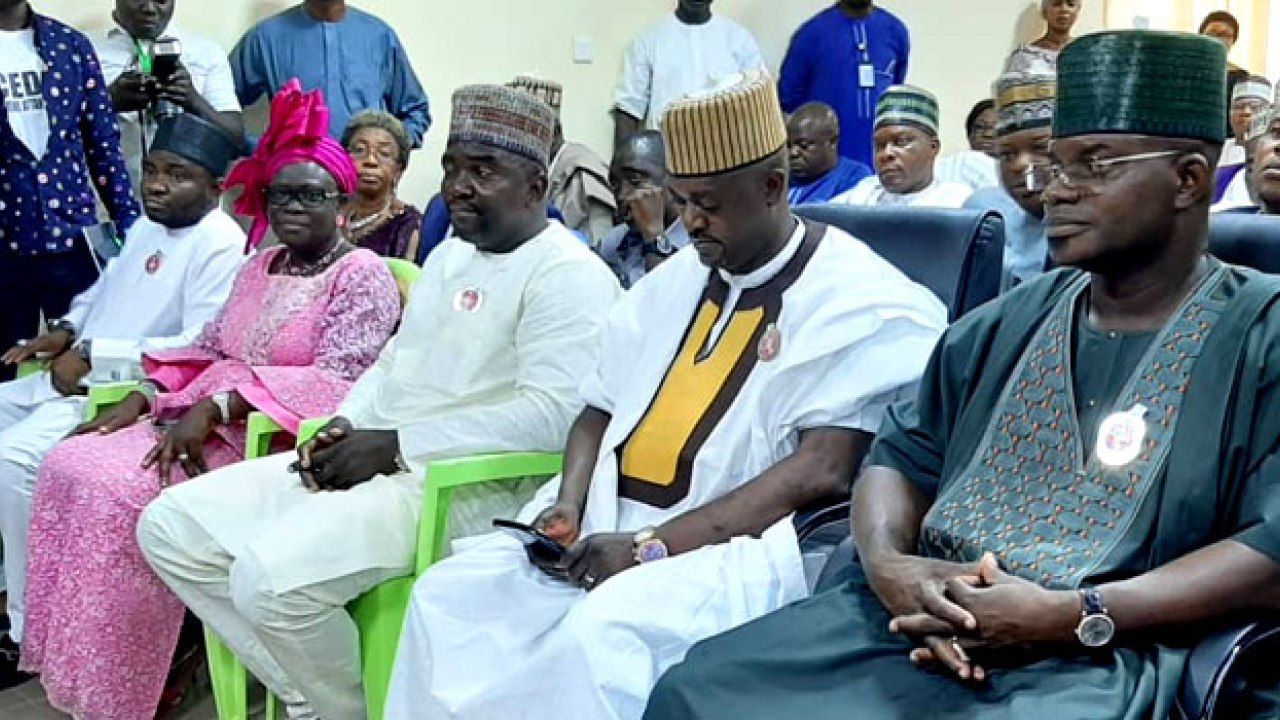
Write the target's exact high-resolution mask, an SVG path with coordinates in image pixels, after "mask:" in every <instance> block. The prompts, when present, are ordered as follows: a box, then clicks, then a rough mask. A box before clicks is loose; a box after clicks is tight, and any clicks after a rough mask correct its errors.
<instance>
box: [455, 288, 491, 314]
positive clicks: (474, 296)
mask: <svg viewBox="0 0 1280 720" xmlns="http://www.w3.org/2000/svg"><path fill="white" fill-rule="evenodd" d="M482 305H484V293H482V292H480V291H479V290H477V289H476V288H467V289H465V290H459V291H458V294H457V295H454V296H453V309H454V310H457V311H458V312H466V313H474V312H480V307H481V306H482Z"/></svg>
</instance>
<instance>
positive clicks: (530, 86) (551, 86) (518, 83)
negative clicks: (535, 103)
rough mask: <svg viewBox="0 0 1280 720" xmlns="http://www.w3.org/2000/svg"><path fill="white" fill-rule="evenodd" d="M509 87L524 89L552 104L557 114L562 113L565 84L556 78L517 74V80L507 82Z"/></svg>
mask: <svg viewBox="0 0 1280 720" xmlns="http://www.w3.org/2000/svg"><path fill="white" fill-rule="evenodd" d="M507 87H513V88H515V89H517V90H523V91H525V92H527V93H529V94H531V95H533V96H534V97H536V98H538V99H539V100H541V101H542V102H544V103H546V104H547V105H550V106H551V109H552V110H555V111H556V114H557V115H558V114H559V113H560V106H561V104H562V103H563V102H564V86H563V85H561V84H560V83H558V82H555V81H554V80H543V79H542V78H539V77H534V76H533V75H517V76H516V79H515V80H512V81H511V82H509V83H507Z"/></svg>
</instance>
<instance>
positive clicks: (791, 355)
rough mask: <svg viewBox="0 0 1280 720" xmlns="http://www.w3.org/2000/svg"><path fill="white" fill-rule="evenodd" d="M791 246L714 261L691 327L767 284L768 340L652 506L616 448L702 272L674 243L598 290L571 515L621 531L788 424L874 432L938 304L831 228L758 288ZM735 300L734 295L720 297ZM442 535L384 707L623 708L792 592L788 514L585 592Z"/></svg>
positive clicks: (711, 489) (680, 338) (506, 712)
mask: <svg viewBox="0 0 1280 720" xmlns="http://www.w3.org/2000/svg"><path fill="white" fill-rule="evenodd" d="M800 245H801V243H800V236H799V234H797V235H796V236H795V237H793V238H792V241H791V243H790V244H789V246H788V248H787V249H786V250H785V251H784V252H783V253H782V254H781V255H780V256H779V257H778V258H775V261H774V262H771V263H770V264H768V265H766V266H765V267H764V268H762V269H761V270H759V271H756V272H755V273H752V274H751V275H747V276H740V277H733V276H725V275H722V276H721V279H722V280H723V283H722V285H723V286H724V289H723V292H724V300H723V308H724V312H722V313H719V315H720V316H721V320H722V321H723V322H717V323H716V328H715V329H714V330H712V332H711V333H710V338H712V340H711V342H712V343H716V342H725V343H728V342H730V341H731V339H732V338H733V337H734V333H735V332H737V331H736V330H735V329H734V323H735V322H737V320H736V319H728V320H725V318H727V317H728V316H730V315H732V316H734V317H735V318H737V317H739V316H741V315H742V314H743V313H749V312H750V311H751V310H752V308H753V307H755V306H754V305H752V304H751V303H754V302H756V301H760V302H762V303H764V304H763V305H762V306H761V307H766V308H767V307H770V304H769V303H771V302H774V301H772V300H760V296H761V295H765V296H766V297H773V298H777V301H776V302H777V303H778V304H776V305H773V307H776V308H778V309H779V310H778V314H777V316H776V320H775V321H774V322H773V324H772V327H776V329H777V332H778V334H777V336H776V338H777V339H778V340H779V342H778V345H777V353H776V355H772V353H770V354H769V355H766V353H765V351H764V350H760V351H759V353H758V357H759V360H758V361H756V362H755V364H754V366H753V367H751V369H750V373H749V375H748V376H747V377H746V379H745V380H744V381H743V384H742V385H741V387H740V388H739V389H738V390H737V393H736V395H734V396H731V402H730V404H729V405H728V407H727V409H726V410H724V413H723V415H721V417H720V420H719V421H718V423H717V424H716V426H715V428H714V429H713V430H712V431H711V433H710V434H709V435H708V436H707V437H706V439H705V442H704V443H703V444H702V446H701V448H700V449H699V450H698V451H697V454H696V457H695V459H694V461H693V463H692V470H691V477H692V479H691V482H690V484H689V487H688V490H687V494H686V495H685V496H684V497H683V498H681V499H679V500H678V501H677V502H675V503H674V504H673V505H671V506H670V507H668V508H666V509H663V508H659V507H656V506H653V505H649V504H646V503H643V502H639V501H637V500H633V499H628V498H622V497H620V495H619V488H620V479H619V474H620V463H619V460H618V450H619V448H621V447H623V446H624V445H626V444H627V443H628V442H633V441H634V440H630V438H633V432H635V433H637V434H638V431H637V428H638V427H642V420H643V419H644V418H645V416H646V415H647V414H648V413H649V412H650V408H651V407H656V406H657V403H655V397H661V395H662V393H661V392H660V390H659V388H662V387H663V385H664V380H665V379H666V378H667V377H668V371H669V369H670V370H671V371H672V372H673V373H674V372H675V370H674V368H675V367H676V366H678V365H679V363H680V361H679V360H675V361H674V362H675V364H674V365H673V359H674V358H676V357H677V354H683V353H682V352H681V346H682V344H683V343H684V338H685V335H686V331H688V332H690V333H693V332H694V329H695V328H698V327H700V325H699V322H700V320H695V321H694V322H693V323H692V324H691V323H690V319H691V318H694V317H695V314H697V316H698V317H699V318H701V317H702V315H701V314H700V308H705V307H706V302H707V300H706V299H704V290H707V289H708V279H709V275H708V271H707V269H706V268H705V267H704V266H703V265H702V264H701V263H700V261H699V259H698V256H697V253H696V252H695V251H694V249H692V248H688V249H685V250H683V251H681V252H680V253H678V254H676V255H675V256H674V257H673V258H672V259H670V260H668V261H667V262H666V263H664V264H663V265H662V266H660V267H659V268H658V269H657V270H655V271H654V272H653V273H651V274H650V275H648V276H646V277H645V278H644V279H643V280H641V281H640V282H639V283H637V285H636V286H635V287H634V288H632V290H631V291H630V293H628V295H627V297H626V298H625V299H624V300H623V302H621V303H619V305H618V307H617V308H615V310H614V312H613V314H612V315H611V317H610V320H609V324H608V326H607V329H606V331H605V334H604V336H603V340H602V342H603V346H602V349H601V362H600V366H599V369H598V370H597V371H596V372H595V373H592V374H590V375H588V377H587V378H586V379H585V381H584V383H583V390H582V393H583V398H584V400H585V401H586V402H587V403H588V404H590V405H592V406H595V407H598V408H600V409H602V410H605V411H607V412H608V413H610V415H611V416H612V418H611V421H610V423H609V426H608V428H607V429H606V431H605V434H604V438H603V441H602V443H601V449H600V455H599V456H598V459H597V463H596V468H595V472H594V475H593V477H592V481H591V489H590V492H589V494H588V500H587V508H586V512H585V515H584V519H583V531H584V534H586V535H590V534H595V533H607V532H627V533H631V532H635V531H637V530H639V529H640V528H642V527H645V526H649V525H659V524H661V523H663V522H665V521H667V520H670V519H671V518H673V517H676V516H678V515H681V514H684V513H686V512H689V511H691V510H694V509H696V508H700V507H702V506H705V505H706V504H707V503H709V502H711V501H713V500H715V499H717V498H719V497H722V496H724V495H725V494H726V493H728V492H730V491H732V490H734V489H735V488H738V487H741V486H742V485H744V484H746V483H748V482H750V481H751V480H753V479H755V478H756V477H758V476H759V475H760V474H762V473H763V472H764V471H766V470H768V469H769V468H771V467H773V466H774V465H776V464H777V463H778V462H780V461H782V460H783V459H785V458H787V457H788V456H790V455H791V454H792V453H793V452H795V450H796V448H797V447H798V443H799V436H800V433H801V431H803V430H807V429H814V428H824V427H839V428H858V429H864V430H869V431H872V432H874V431H875V429H876V428H877V427H878V425H879V422H880V419H881V416H882V415H883V412H884V410H885V408H886V407H887V405H888V404H889V403H891V402H893V401H896V400H898V399H900V398H902V397H903V396H904V395H907V394H908V393H910V392H913V390H914V384H915V383H916V381H917V380H918V378H919V376H920V374H921V372H922V371H923V369H924V365H925V363H926V361H927V359H928V357H929V354H930V352H931V350H932V348H933V345H934V343H935V342H936V340H937V338H938V336H939V335H940V333H941V332H942V330H943V328H944V326H945V317H946V311H945V309H944V308H943V306H942V305H941V303H939V302H938V300H937V298H935V297H934V296H933V295H932V294H931V293H930V292H929V291H928V290H925V289H924V288H922V287H920V286H918V285H915V284H914V283H912V282H910V281H909V280H908V279H907V278H906V277H905V276H903V275H902V274H901V273H899V272H898V271H897V270H896V269H894V268H893V267H891V266H890V265H889V264H888V263H886V262H885V261H883V260H881V259H880V258H879V257H878V256H876V255H875V254H874V253H872V252H871V251H870V250H869V249H867V248H866V247H865V246H864V245H863V244H862V243H860V242H857V241H855V240H853V239H852V238H850V237H849V236H848V235H846V234H844V233H843V232H840V231H839V230H835V229H830V230H828V231H827V234H826V236H825V237H824V238H823V239H821V240H820V241H819V242H818V244H817V248H816V250H815V251H814V252H813V255H812V257H811V259H809V260H808V261H807V264H805V265H804V266H803V271H802V272H801V274H800V275H799V277H798V279H796V280H795V282H794V284H791V285H790V287H789V288H785V289H784V290H782V291H781V292H782V294H781V295H780V296H778V295H776V294H774V293H775V292H776V291H778V289H779V288H780V285H779V284H777V283H774V284H770V281H772V280H774V279H776V278H785V277H787V276H788V275H787V273H788V272H790V271H791V270H792V268H793V267H794V266H791V267H788V264H789V263H790V262H797V261H802V260H803V257H804V252H805V251H804V250H802V249H801V248H800ZM757 288H758V289H759V293H756V294H754V295H750V294H749V293H751V292H752V291H753V289H757ZM708 292H710V291H708ZM706 297H713V296H712V295H708V296H706ZM738 303H742V307H743V311H742V313H739V312H729V309H730V308H733V309H734V310H737V309H738ZM766 317H768V315H767V314H766ZM726 323H727V324H728V327H727V328H725V324H726ZM766 337H769V333H768V332H766V333H765V334H764V335H762V336H761V340H762V343H763V340H764V338H766ZM716 338H720V340H716ZM760 347H763V345H761V346H760ZM712 352H714V351H712ZM770 355H772V357H769V356H770ZM766 357H769V359H766ZM557 485H558V483H553V484H552V485H550V486H548V487H545V488H543V490H542V491H540V493H539V496H538V497H537V498H535V500H534V501H533V502H532V503H530V504H529V505H528V506H527V507H526V508H525V511H524V512H523V513H522V517H523V518H525V519H531V518H532V517H533V516H534V515H536V513H537V512H539V511H540V510H541V509H543V508H545V507H546V506H547V505H549V504H550V503H551V502H552V501H553V499H554V498H555V496H556V492H557V489H558V488H557ZM458 545H459V546H460V547H461V548H462V549H461V551H460V552H459V553H458V554H456V555H454V556H453V557H451V558H448V559H446V560H445V561H443V562H441V563H440V564H438V565H436V566H435V567H433V568H432V569H431V570H429V571H428V572H427V573H426V574H425V575H424V576H423V577H422V579H421V580H420V581H419V582H418V584H417V586H416V588H415V591H414V600H413V602H412V603H411V605H410V610H409V614H408V619H407V621H406V626H405V633H404V635H403V637H402V639H401V643H400V650H399V655H398V657H397V661H396V667H395V673H394V677H393V680H392V688H391V696H390V700H389V704H388V711H387V717H388V718H395V719H396V720H401V719H408V718H414V719H415V720H437V719H442V718H456V719H459V720H488V719H490V718H511V719H515V718H523V719H525V720H542V719H543V718H545V719H547V720H551V719H552V718H554V719H556V720H560V719H561V718H567V717H573V718H583V719H584V720H603V719H606V718H608V719H628V720H630V719H636V718H639V717H640V715H641V713H642V712H643V710H644V705H645V701H646V698H647V697H648V694H649V691H650V690H651V689H652V687H653V684H654V683H655V682H656V681H657V679H658V677H659V676H660V675H661V673H662V672H663V671H665V670H666V669H667V668H669V667H670V666H672V665H673V664H675V663H677V662H679V661H680V660H681V659H682V658H683V657H684V654H685V653H686V652H687V650H688V649H689V647H690V646H691V645H692V644H693V643H695V642H697V641H699V640H701V639H703V638H706V637H709V636H711V635H714V634H716V633H719V632H723V631H725V630H728V629H730V628H733V627H735V626H737V625H740V624H742V623H745V622H747V621H749V620H752V619H754V618H756V617H759V616H761V615H763V614H765V613H767V612H770V611H772V610H775V609H777V608H779V607H781V606H782V605H785V604H787V603H790V602H793V601H795V600H798V599H801V598H802V597H804V595H805V594H806V593H807V586H806V584H805V579H804V573H803V568H802V563H801V557H800V551H799V547H798V543H797V540H796V535H795V531H794V528H793V526H792V520H791V518H787V519H785V520H783V521H781V522H779V523H777V524H776V525H774V526H773V527H772V528H770V529H769V530H767V531H766V532H765V533H764V534H763V535H762V536H761V537H759V538H752V537H738V538H734V539H733V540H731V541H729V542H726V543H722V544H719V545H713V546H707V547H704V548H701V549H699V550H695V551H692V552H689V553H685V554H682V555H679V556H676V557H673V558H670V559H667V560H663V561H660V562H656V563H651V564H648V565H643V566H639V567H636V568H633V569H630V570H627V571H624V572H622V573H620V574H618V575H616V576H614V577H612V578H610V579H609V580H607V581H605V582H604V583H602V584H601V585H600V586H599V587H598V588H596V589H595V590H593V591H592V592H591V593H590V594H587V593H585V592H584V591H582V590H581V589H578V588H576V587H572V586H570V585H568V584H566V583H563V582H560V581H558V580H554V579H551V578H550V577H547V576H546V575H544V574H543V573H541V572H540V571H538V570H536V569H534V568H533V567H532V566H531V565H530V564H529V563H528V561H527V560H526V558H525V556H524V551H523V549H522V548H521V547H520V546H519V545H518V544H517V543H516V542H515V541H514V540H511V539H509V538H507V537H505V536H501V535H490V536H487V537H484V538H479V539H474V540H471V541H467V542H465V543H463V542H460V543H458Z"/></svg>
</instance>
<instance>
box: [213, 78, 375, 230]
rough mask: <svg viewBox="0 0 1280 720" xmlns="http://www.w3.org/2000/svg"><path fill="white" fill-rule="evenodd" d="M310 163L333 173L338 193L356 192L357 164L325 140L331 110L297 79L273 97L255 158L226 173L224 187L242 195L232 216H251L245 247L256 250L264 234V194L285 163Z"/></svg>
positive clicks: (344, 152)
mask: <svg viewBox="0 0 1280 720" xmlns="http://www.w3.org/2000/svg"><path fill="white" fill-rule="evenodd" d="M300 162H314V163H316V164H317V165H319V166H320V167H322V168H324V169H325V170H328V171H329V174H330V175H333V179H334V180H335V181H336V182H337V183H338V189H339V190H341V191H342V192H344V193H352V192H355V189H356V183H357V182H358V180H357V177H356V166H355V164H354V163H352V161H351V156H350V155H348V154H347V151H346V149H345V148H343V147H342V145H341V144H339V143H338V141H336V140H334V139H333V138H331V137H329V108H328V106H326V105H325V104H324V94H323V93H321V92H320V91H319V90H312V91H311V92H308V93H304V92H302V84H301V83H299V82H298V79H297V78H294V79H292V80H290V81H289V82H287V83H285V85H284V87H283V88H281V89H280V92H278V93H276V96H275V97H274V98H272V99H271V121H270V122H269V123H268V124H267V131H266V132H264V133H263V134H262V138H261V139H260V140H259V141H258V147H257V149H255V150H254V151H253V154H252V155H250V156H249V157H247V158H244V159H243V160H241V161H240V162H238V163H236V165H235V167H233V168H231V172H230V173H228V174H227V179H226V182H225V183H224V187H225V188H228V189H229V188H233V187H236V186H237V185H239V186H243V187H244V192H243V193H242V194H241V195H240V198H239V199H238V200H236V205H235V209H236V213H238V214H240V215H244V216H246V217H251V218H253V225H252V226H251V227H250V228H249V247H250V248H255V247H257V246H258V243H260V242H262V238H263V236H265V235H266V234H267V199H266V197H265V195H264V191H265V190H266V188H267V185H268V184H270V182H271V179H272V178H274V177H275V176H276V173H278V172H280V169H281V168H283V167H284V166H286V165H292V164H294V163H300Z"/></svg>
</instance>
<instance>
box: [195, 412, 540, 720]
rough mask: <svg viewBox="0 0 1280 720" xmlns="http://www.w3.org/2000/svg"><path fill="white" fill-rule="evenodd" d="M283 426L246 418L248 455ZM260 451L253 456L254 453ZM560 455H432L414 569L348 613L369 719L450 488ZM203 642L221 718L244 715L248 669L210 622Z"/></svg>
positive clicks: (378, 707)
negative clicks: (354, 631) (356, 642)
mask: <svg viewBox="0 0 1280 720" xmlns="http://www.w3.org/2000/svg"><path fill="white" fill-rule="evenodd" d="M326 422H328V418H318V419H313V420H308V421H306V422H304V423H303V424H302V425H301V427H300V428H299V431H298V442H299V443H301V442H305V441H306V440H307V439H310V438H311V437H312V436H313V435H315V433H316V432H317V431H319V430H320V428H321V427H323V426H324V424H325V423H326ZM280 432H283V428H281V427H280V426H279V425H278V424H276V423H275V422H274V421H272V420H271V419H270V418H268V417H266V416H265V415H263V414H261V413H253V414H252V415H250V416H249V420H248V433H249V436H248V442H247V445H246V447H247V452H246V453H245V454H246V455H247V456H249V458H250V459H253V458H257V457H263V456H265V455H266V454H267V453H268V451H269V448H270V446H271V441H272V438H273V437H274V436H275V435H276V434H278V433H280ZM254 453H258V454H254ZM563 464H564V457H563V456H562V455H561V454H560V453H536V452H530V453H500V454H492V455H476V456H472V457H465V458H458V459H454V460H438V461H435V462H432V463H430V464H429V465H428V466H427V473H426V474H427V477H426V487H425V490H424V491H423V494H422V520H421V522H420V523H419V525H418V548H417V555H416V557H415V560H414V570H413V574H412V575H406V576H404V577H398V578H394V579H392V580H388V581H386V582H384V583H382V584H381V585H378V586H377V587H375V588H373V589H372V590H370V591H369V592H367V593H365V594H364V595H362V596H360V597H359V598H356V599H355V600H354V601H352V602H351V604H350V605H348V606H347V611H348V612H350V613H351V617H352V619H353V620H355V623H356V627H357V628H359V630H360V661H361V664H362V674H363V675H364V691H365V705H366V708H367V710H368V713H369V720H382V718H383V714H384V711H385V709H386V704H387V691H388V690H389V689H390V686H391V671H392V667H393V666H394V664H395V660H396V651H397V649H398V648H399V645H400V631H401V628H402V627H403V626H404V616H405V612H406V611H407V610H408V609H409V597H410V594H411V593H412V591H413V583H414V581H416V580H417V579H418V576H420V575H422V573H423V572H425V571H426V569H427V568H429V567H431V566H432V565H433V564H435V563H436V562H437V561H438V560H440V558H441V557H443V556H444V550H445V537H446V535H445V533H446V531H447V522H448V517H449V505H450V502H451V501H452V499H453V492H454V491H455V490H457V489H458V488H460V487H466V486H469V485H479V484H482V483H487V482H497V481H504V480H518V479H520V478H526V477H541V476H546V477H550V476H552V475H555V474H557V473H559V472H560V469H561V467H562V466H563ZM205 644H206V646H207V648H208V656H209V676H210V679H211V680H212V683H213V696H214V703H215V704H216V705H217V708H218V718H219V720H247V717H248V704H247V702H248V675H247V673H246V671H245V668H244V665H242V664H241V663H240V661H239V659H237V658H236V657H235V655H234V654H233V653H232V652H231V651H230V650H228V649H227V647H226V646H225V645H223V644H222V641H221V640H220V639H219V638H218V637H217V635H215V634H214V633H213V632H212V631H210V630H209V628H208V627H206V628H205ZM277 704H278V703H277V701H276V698H275V697H273V696H272V695H271V694H270V693H268V694H267V712H266V715H267V720H274V718H275V717H276V706H277Z"/></svg>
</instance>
